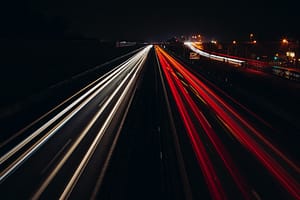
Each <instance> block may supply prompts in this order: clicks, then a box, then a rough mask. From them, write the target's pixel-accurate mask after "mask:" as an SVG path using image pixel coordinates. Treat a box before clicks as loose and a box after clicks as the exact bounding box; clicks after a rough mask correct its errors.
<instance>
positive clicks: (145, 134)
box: [0, 45, 300, 200]
mask: <svg viewBox="0 0 300 200" xmlns="http://www.w3.org/2000/svg"><path fill="white" fill-rule="evenodd" d="M45 116H46V117H45V118H41V119H40V120H38V121H37V122H34V123H32V124H30V125H29V126H27V127H25V128H24V129H22V130H21V131H19V132H18V133H17V135H16V136H14V135H12V137H11V138H12V139H8V140H6V141H1V143H0V147H1V148H0V156H1V157H0V194H1V198H3V199H128V200H129V199H130V200H132V199H149V200H150V199H151V200H153V199H170V200H177V199H178V200H181V199H188V200H192V199H258V200H260V199H300V190H299V188H300V187H299V180H300V176H299V174H300V173H299V172H300V168H299V165H298V160H297V158H296V159H295V155H293V156H291V155H290V154H289V153H290V152H289V151H285V150H286V149H282V148H281V147H282V146H278V145H277V142H278V141H277V142H274V141H273V137H272V136H273V135H272V134H273V133H277V132H278V131H277V130H274V126H273V124H271V125H270V124H268V123H267V122H266V121H264V120H263V118H262V117H260V116H258V115H257V114H255V113H254V112H251V110H248V109H247V108H246V107H244V106H243V104H242V103H241V102H239V101H237V100H235V99H233V98H232V97H231V96H230V95H228V94H227V93H226V92H224V91H223V89H222V88H220V87H219V86H216V85H215V84H213V83H212V82H211V81H209V80H207V79H206V77H204V76H202V75H201V74H200V73H198V72H197V70H192V69H191V66H187V65H185V64H183V63H182V62H181V61H179V60H178V59H177V58H174V56H173V55H171V54H170V52H168V51H167V50H165V49H163V48H162V47H160V46H154V48H152V45H151V46H146V47H144V48H143V49H140V50H139V51H138V52H136V53H134V54H133V55H132V56H130V57H129V58H128V57H125V58H124V59H123V62H122V63H119V64H117V65H115V66H114V67H111V70H110V71H108V72H106V73H105V74H103V75H102V76H101V77H100V78H97V79H96V80H94V81H93V82H91V83H90V84H88V85H86V87H84V88H82V89H81V90H80V91H78V92H77V93H75V94H74V95H73V96H71V97H69V98H68V99H67V100H65V101H64V102H62V103H61V104H60V105H58V106H56V107H55V108H54V109H53V110H50V111H49V112H48V113H47V114H46V115H45ZM274 137H275V136H274ZM296 156H297V155H296Z"/></svg>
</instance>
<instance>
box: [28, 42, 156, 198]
mask: <svg viewBox="0 0 300 200" xmlns="http://www.w3.org/2000/svg"><path fill="white" fill-rule="evenodd" d="M150 48H151V47H147V48H145V49H144V50H143V51H141V52H140V54H138V55H137V56H138V57H137V60H135V62H133V63H132V65H130V66H128V68H129V69H128V70H126V71H124V72H123V73H126V77H125V78H124V79H123V80H122V82H121V83H120V84H119V85H118V86H117V88H116V89H114V90H113V91H112V92H113V93H112V94H111V95H110V96H109V98H108V99H107V100H106V101H105V103H104V104H103V105H102V106H101V108H100V109H99V111H98V112H97V113H96V115H95V116H94V117H93V119H92V120H91V121H90V122H89V124H88V125H87V126H86V127H85V129H84V130H83V132H82V133H81V134H80V136H79V137H78V138H77V140H76V141H75V142H74V143H73V145H72V146H71V147H70V149H69V150H68V152H67V153H66V154H65V155H64V157H63V158H62V159H61V161H60V162H59V163H58V164H57V165H56V167H55V169H54V170H53V171H52V172H51V174H50V175H49V176H48V177H47V178H46V180H45V181H44V182H43V184H42V185H41V186H40V188H39V189H38V190H37V191H36V192H35V194H34V195H33V197H32V199H39V197H40V196H41V194H42V193H43V192H44V191H45V189H46V188H47V187H48V185H49V184H50V182H51V181H52V180H53V178H54V177H55V176H56V174H57V173H58V172H59V170H60V169H61V168H62V167H63V165H64V164H65V163H66V161H67V160H68V158H69V157H70V156H71V155H72V153H73V152H74V151H75V149H76V148H77V147H78V145H79V144H80V142H81V141H82V140H83V138H84V137H85V136H86V135H87V133H88V131H89V130H90V128H91V127H92V126H93V125H94V123H95V122H96V120H97V119H98V118H99V117H100V115H101V114H102V113H103V111H104V110H105V109H106V108H107V106H108V105H109V104H110V102H111V101H112V99H113V98H115V97H116V95H117V93H118V92H119V91H120V89H121V88H122V87H123V86H124V85H125V84H126V82H127V80H129V78H130V81H129V84H128V85H127V86H126V88H125V90H124V91H123V92H122V95H121V97H120V98H119V99H118V101H117V103H116V105H115V106H114V108H113V109H112V111H111V112H110V114H109V116H108V118H107V119H106V121H105V122H104V124H103V125H102V128H101V129H100V131H99V132H98V134H97V136H96V137H95V139H94V140H93V143H92V144H91V146H90V148H89V149H88V151H87V153H86V154H85V156H84V158H83V159H82V161H81V163H80V164H79V166H78V167H77V169H76V171H75V173H74V174H73V176H72V178H71V180H70V181H69V183H68V184H67V186H66V188H65V190H64V192H63V194H62V195H61V198H60V199H67V198H68V195H69V194H70V193H71V191H72V189H73V188H74V186H75V184H76V182H77V181H78V179H79V177H80V175H81V173H82V172H83V170H84V167H85V166H86V165H87V163H88V161H89V159H90V157H91V156H92V154H93V152H94V150H95V149H96V147H97V145H98V143H99V142H100V140H101V139H102V137H103V134H104V133H105V130H106V128H107V127H108V125H109V123H110V122H111V120H112V117H113V116H114V115H113V114H114V113H115V112H116V109H117V108H118V107H119V106H120V103H121V100H123V98H124V95H126V94H127V91H128V88H129V87H132V84H131V83H132V82H133V80H134V78H135V76H136V73H137V70H139V69H141V66H142V65H143V63H144V61H145V59H146V57H147V54H148V52H149V50H150ZM127 71H129V72H127ZM132 76H134V78H132Z"/></svg>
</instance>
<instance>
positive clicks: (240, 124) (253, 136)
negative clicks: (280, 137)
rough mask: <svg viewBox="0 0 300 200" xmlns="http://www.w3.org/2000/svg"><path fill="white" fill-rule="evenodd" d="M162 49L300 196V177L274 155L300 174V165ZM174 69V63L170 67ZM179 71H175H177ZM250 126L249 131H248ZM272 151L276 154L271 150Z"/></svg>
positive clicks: (229, 125)
mask: <svg viewBox="0 0 300 200" xmlns="http://www.w3.org/2000/svg"><path fill="white" fill-rule="evenodd" d="M158 51H159V52H160V53H161V54H162V55H163V56H164V58H165V60H166V61H165V62H168V63H169V64H170V65H171V66H172V67H173V68H174V69H176V71H178V72H179V73H180V74H181V75H182V76H183V77H184V78H185V80H186V81H187V82H188V84H190V85H191V86H192V87H193V88H194V89H195V90H196V91H197V92H198V94H199V96H201V97H202V98H203V99H204V100H205V101H206V102H207V104H208V105H209V106H210V107H211V108H212V109H213V110H214V111H215V113H216V115H217V116H218V117H219V118H220V119H221V120H220V121H221V122H222V123H224V125H225V126H226V127H227V128H228V130H229V131H230V132H231V133H232V135H233V136H234V137H235V138H236V139H237V140H238V141H239V142H240V143H241V144H242V145H243V146H245V147H246V148H247V149H248V150H249V151H250V152H251V153H252V154H253V155H255V156H256V158H257V159H258V160H259V161H260V162H261V163H262V164H263V165H264V166H265V167H266V168H267V169H268V170H269V172H270V173H271V174H272V175H273V177H274V178H276V179H277V180H278V182H279V183H280V184H281V185H282V186H283V187H284V188H285V189H286V190H287V191H288V192H289V193H290V195H292V196H293V197H295V198H296V199H299V198H300V194H299V193H300V191H299V183H298V182H297V180H296V179H297V177H293V176H292V175H291V174H289V172H288V171H287V170H286V169H285V168H284V167H283V165H281V163H280V162H279V161H277V160H276V159H275V158H274V157H272V155H273V156H275V157H277V158H280V160H281V162H284V164H285V165H288V166H289V167H290V169H293V170H295V171H296V173H298V174H299V167H298V166H297V165H295V164H294V163H293V162H292V161H291V160H289V159H288V158H287V157H286V156H285V155H284V154H283V153H282V152H281V151H279V149H278V148H276V147H275V146H274V145H272V143H271V142H270V141H269V140H267V138H265V137H264V136H263V135H262V134H261V133H259V131H257V130H256V129H255V128H254V127H253V126H252V125H251V124H249V123H248V122H247V121H246V120H245V119H243V118H242V116H240V115H239V114H238V113H237V112H236V111H235V110H234V109H233V108H232V107H231V106H230V105H229V104H227V103H225V102H224V101H223V100H222V99H220V98H219V97H218V96H217V95H216V94H215V93H214V92H213V91H212V90H211V89H209V88H208V87H207V86H206V85H205V84H204V83H203V82H201V81H200V80H199V79H198V78H197V77H196V76H194V75H193V74H192V73H190V72H189V71H188V70H186V69H185V68H184V67H183V66H182V65H181V64H179V63H178V62H177V61H176V60H175V59H173V58H172V57H171V56H169V55H168V54H167V53H166V52H164V51H163V50H160V49H158ZM168 68H169V69H170V66H169V67H168ZM173 74H175V73H173ZM246 130H247V131H246ZM256 140H257V141H256ZM270 152H272V154H270Z"/></svg>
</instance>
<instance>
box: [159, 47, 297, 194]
mask: <svg viewBox="0 0 300 200" xmlns="http://www.w3.org/2000/svg"><path fill="white" fill-rule="evenodd" d="M156 52H157V55H158V58H159V61H160V64H161V68H162V69H163V71H164V75H165V77H166V82H167V84H168V85H169V90H170V93H171V96H172V97H173V100H174V101H175V107H176V109H177V110H178V112H179V115H180V118H181V120H180V121H181V123H182V124H183V125H184V127H185V130H186V131H185V132H186V134H187V135H188V136H189V138H190V142H191V145H192V147H193V151H194V154H195V156H196V158H197V162H198V164H199V168H200V169H201V171H202V174H203V178H204V180H205V182H206V184H207V187H208V190H209V193H210V195H211V197H212V199H224V198H225V199H255V198H258V199H260V198H262V199H292V198H294V199H299V198H300V196H299V195H300V190H299V172H300V171H299V166H298V165H297V164H296V163H295V162H294V161H292V160H291V159H290V158H289V156H287V155H286V154H284V153H283V152H282V151H281V150H280V149H279V148H278V147H276V146H275V145H273V143H272V140H270V139H269V138H267V137H266V136H265V135H266V134H264V132H262V129H260V127H256V125H255V124H254V123H253V122H250V120H248V119H247V118H245V117H244V116H243V115H241V114H240V112H239V111H238V110H237V109H236V108H234V107H233V106H232V105H230V103H228V102H226V101H225V100H224V99H223V98H222V97H221V96H220V95H218V93H217V92H215V91H214V89H212V86H211V85H207V84H205V83H204V82H203V81H202V80H201V79H199V78H198V77H197V76H196V75H194V74H193V73H191V72H190V71H189V70H187V69H186V68H185V67H184V66H183V65H182V64H181V63H180V62H178V61H176V60H175V59H174V58H172V57H171V56H170V55H169V54H168V53H167V52H166V51H164V50H163V49H162V48H160V47H156ZM252 117H255V116H252ZM257 120H258V121H259V120H260V119H257ZM265 130H266V129H264V131H265ZM269 131H272V130H271V129H270V130H269ZM245 158H247V159H245ZM246 163H247V164H246ZM249 167H250V168H249ZM249 170H251V171H252V172H251V171H249ZM254 177H255V178H254ZM234 190H235V191H234ZM233 191H234V192H233ZM200 197H201V196H199V198H200Z"/></svg>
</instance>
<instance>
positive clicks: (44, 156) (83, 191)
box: [0, 46, 151, 199]
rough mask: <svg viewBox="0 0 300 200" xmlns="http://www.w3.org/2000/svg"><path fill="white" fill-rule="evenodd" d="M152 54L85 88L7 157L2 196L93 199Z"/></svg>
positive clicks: (139, 55) (0, 180) (130, 61)
mask: <svg viewBox="0 0 300 200" xmlns="http://www.w3.org/2000/svg"><path fill="white" fill-rule="evenodd" d="M150 49H151V46H147V47H145V48H144V49H143V50H141V51H139V52H138V53H136V54H135V55H134V56H132V57H131V58H129V59H128V60H126V61H124V62H123V63H122V64H120V65H118V66H116V67H114V68H113V69H112V70H111V71H109V72H108V73H106V74H105V75H103V76H101V77H100V78H98V79H97V80H95V81H94V82H92V83H91V84H89V85H88V86H86V87H85V88H83V89H82V90H81V91H79V92H78V93H77V94H75V96H76V97H75V99H74V100H73V101H72V102H71V103H70V104H69V105H68V106H66V107H65V108H63V109H62V110H61V111H60V112H58V113H57V114H56V115H55V116H54V117H53V118H51V119H49V120H48V121H47V122H45V123H44V124H43V125H41V126H40V127H39V128H38V129H36V130H35V131H33V132H32V133H31V134H30V135H29V136H28V137H26V138H25V139H24V140H22V141H21V142H20V143H18V144H17V145H15V146H14V147H13V148H11V149H9V150H8V151H6V152H3V155H2V156H1V158H0V165H1V166H0V170H1V172H0V183H1V185H0V186H1V188H0V190H1V196H2V197H5V199H29V198H30V199H40V198H43V199H45V198H46V199H58V198H61V199H66V198H71V199H72V198H74V197H76V198H80V199H87V198H90V197H92V196H93V195H95V194H96V191H97V185H99V184H100V183H101V181H102V179H103V176H104V173H105V170H106V166H107V163H108V161H109V159H110V156H111V152H112V151H113V149H114V146H115V145H114V144H115V141H116V140H117V138H118V137H119V133H120V130H121V127H122V125H123V123H124V119H125V117H126V115H127V112H128V108H129V107H130V105H131V101H132V97H133V96H134V93H135V91H136V88H137V84H136V83H137V80H138V79H139V76H140V73H141V71H142V69H143V66H144V63H145V61H146V59H147V56H148V53H149V51H150ZM3 149H5V148H4V147H3ZM83 186H84V187H83Z"/></svg>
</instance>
